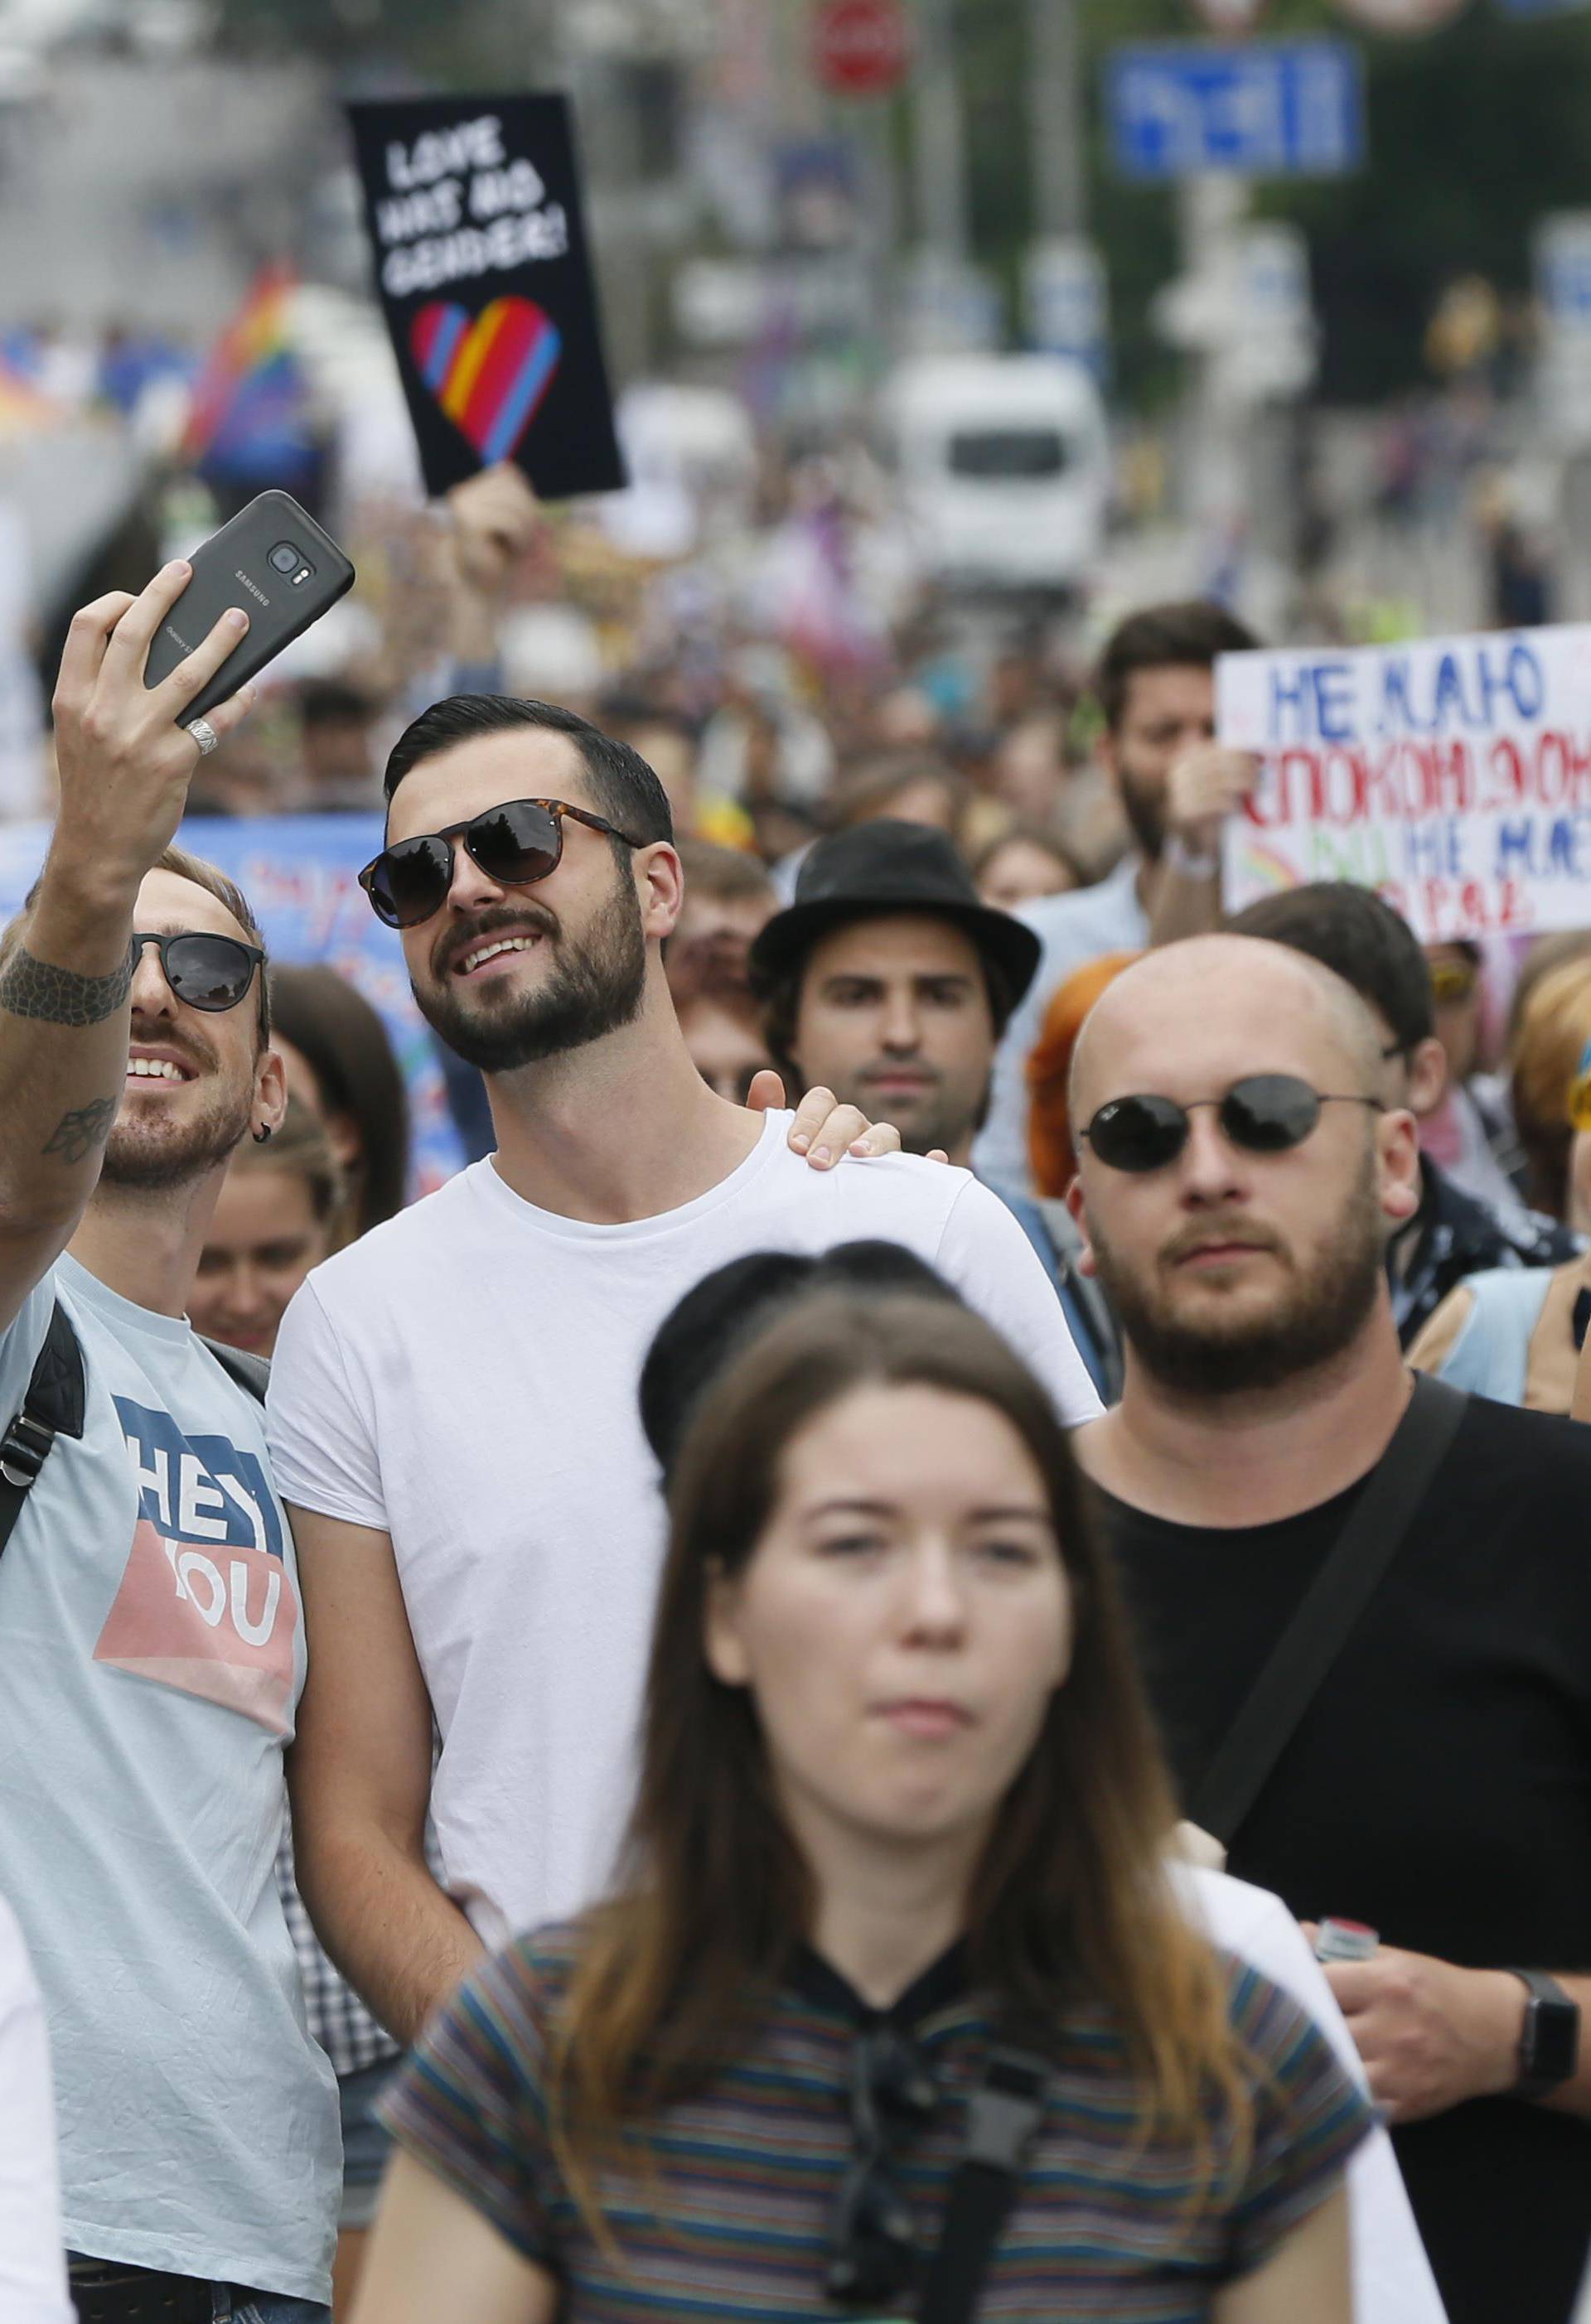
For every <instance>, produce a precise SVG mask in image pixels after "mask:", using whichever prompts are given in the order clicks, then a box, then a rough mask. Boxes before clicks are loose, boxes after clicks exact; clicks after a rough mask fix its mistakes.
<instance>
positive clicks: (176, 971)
mask: <svg viewBox="0 0 1591 2324" xmlns="http://www.w3.org/2000/svg"><path fill="white" fill-rule="evenodd" d="M133 942H134V944H135V945H137V947H138V957H139V958H140V960H142V959H143V947H144V945H156V946H157V947H158V948H159V951H160V956H161V974H162V976H163V977H164V978H165V980H166V982H167V984H168V985H169V986H170V987H171V998H172V999H173V1001H181V1003H182V1004H183V1006H184V1008H187V1009H204V1010H208V1011H209V1012H210V1013H211V1014H212V1015H218V1014H219V1012H220V1011H221V1010H223V1009H236V1006H237V1004H238V1002H239V1001H241V1000H243V998H244V997H245V994H246V993H247V991H248V989H249V986H250V985H251V984H252V983H253V982H254V971H255V970H256V969H257V968H263V967H264V962H265V955H264V953H263V952H262V951H261V949H260V947H259V945H252V944H245V943H244V942H243V941H242V939H241V938H240V937H237V936H203V935H200V934H199V931H198V930H192V931H189V932H186V933H184V934H181V935H179V936H158V935H156V933H155V931H154V930H153V928H140V929H136V930H134V936H133Z"/></svg>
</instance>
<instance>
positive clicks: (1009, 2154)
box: [918, 2045, 1050, 2324]
mask: <svg viewBox="0 0 1591 2324" xmlns="http://www.w3.org/2000/svg"><path fill="white" fill-rule="evenodd" d="M1049 2080H1050V2068H1049V2067H1048V2065H1047V2064H1046V2063H1045V2061H1044V2060H1043V2059H1042V2058H1040V2057H1037V2056H1035V2055H1034V2054H1033V2053H1032V2052H1030V2051H1027V2050H1011V2049H1006V2048H1004V2046H1001V2045H996V2047H995V2048H994V2049H993V2050H991V2052H989V2059H988V2062H987V2064H986V2065H985V2068H984V2071H983V2078H982V2080H980V2082H979V2083H978V2086H977V2088H976V2089H975V2090H974V2091H973V2093H972V2096H971V2097H970V2098H968V2100H967V2143H966V2144H965V2146H964V2147H963V2149H962V2153H961V2160H960V2162H959V2163H957V2166H956V2175H955V2177H954V2178H953V2179H952V2180H951V2181H950V2193H949V2197H948V2201H947V2203H946V2206H945V2224H944V2227H942V2228H941V2230H940V2233H939V2249H938V2250H937V2251H936V2252H935V2254H934V2256H933V2264H932V2265H931V2266H930V2269H929V2275H928V2287H927V2290H926V2291H925V2292H924V2293H923V2299H922V2306H921V2308H920V2310H919V2311H918V2312H919V2317H920V2324H968V2319H971V2318H972V2317H975V2316H976V2314H977V2306H978V2295H979V2293H980V2292H982V2290H983V2284H984V2278H985V2275H986V2274H987V2273H988V2272H989V2263H990V2261H991V2260H992V2259H993V2258H994V2246H995V2245H996V2244H997V2243H998V2242H999V2240H1000V2230H1001V2228H1002V2227H1004V2224H1005V2218H1006V2214H1007V2213H1008V2212H1009V2210H1010V2209H1011V2207H1012V2205H1013V2202H1014V2201H1015V2200H1016V2190H1017V2188H1018V2186H1019V2185H1020V2183H1021V2181H1022V2169H1023V2166H1024V2165H1025V2163H1026V2162H1027V2158H1028V2151H1029V2149H1030V2148H1031V2145H1032V2143H1033V2140H1034V2138H1035V2137H1036V2136H1037V2135H1038V2129H1039V2125H1040V2124H1041V2122H1042V2120H1043V2119H1044V2094H1045V2090H1046V2088H1047V2086H1048V2084H1049Z"/></svg>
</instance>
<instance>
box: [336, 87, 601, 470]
mask: <svg viewBox="0 0 1591 2324" xmlns="http://www.w3.org/2000/svg"><path fill="white" fill-rule="evenodd" d="M348 118H349V121H350V123H351V124H352V127H353V133H354V150H355V152H356V157H357V160H358V164H359V177H360V181H361V183H362V185H363V187H364V191H365V217H366V221H367V223H368V225H369V228H370V238H371V242H372V244H373V245H374V247H375V279H376V288H377V290H378V291H379V292H380V294H381V302H382V309H383V312H384V315H385V318H386V325H387V330H388V332H389V334H390V335H391V337H392V342H393V351H394V353H395V354H396V355H397V358H398V369H399V371H400V373H401V374H402V381H403V392H404V394H405V396H406V397H407V398H408V402H409V412H410V417H411V419H412V420H413V422H414V432H415V436H416V438H418V440H419V445H420V457H421V466H422V467H423V468H424V470H425V481H426V484H427V487H428V489H429V490H430V491H431V492H432V493H445V492H448V491H449V490H450V489H451V487H452V486H453V485H454V484H461V483H462V482H463V481H464V479H465V477H467V476H471V475H474V474H475V473H476V469H477V468H481V467H486V466H491V465H492V463H493V462H495V461H497V460H516V461H517V462H518V463H519V465H520V466H521V467H522V468H523V470H524V472H525V474H526V475H528V476H529V478H530V480H531V482H532V484H534V485H535V487H536V489H537V491H538V492H539V493H541V495H542V497H543V498H544V499H558V498H560V497H562V496H563V495H565V494H567V493H597V492H607V491H609V490H612V489H613V488H615V487H616V486H618V485H621V484H623V483H624V463H623V461H622V460H621V458H620V457H619V448H618V441H617V438H615V434H614V424H613V407H612V402H611V400H610V397H609V394H608V386H607V374H606V367H605V365H604V363H603V357H602V341H601V336H600V333H599V330H598V327H597V294H596V288H595V284H594V282H593V281H592V275H591V263H590V259H589V256H588V255H587V248H586V236H585V228H584V226H583V223H582V217H581V206H580V187H579V179H578V172H577V170H576V166H575V149H574V134H573V130H572V127H571V124H570V120H569V103H568V100H567V98H565V97H557V96H548V95H543V96H535V97H412V98H405V99H403V100H402V101H401V102H395V103H390V104H382V105H375V104H372V105H351V106H349V107H348Z"/></svg>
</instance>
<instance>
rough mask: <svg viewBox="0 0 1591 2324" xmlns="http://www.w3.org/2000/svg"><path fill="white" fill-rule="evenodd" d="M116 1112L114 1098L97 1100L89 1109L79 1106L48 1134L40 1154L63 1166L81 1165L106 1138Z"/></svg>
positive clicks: (86, 1106)
mask: <svg viewBox="0 0 1591 2324" xmlns="http://www.w3.org/2000/svg"><path fill="white" fill-rule="evenodd" d="M114 1120H116V1100H115V1098H114V1097H97V1098H96V1099H95V1100H94V1102H93V1103H92V1104H91V1105H80V1106H79V1107H78V1108H77V1110H76V1111H74V1112H72V1113H63V1114H62V1115H61V1117H60V1120H59V1121H58V1122H57V1123H56V1125H55V1128H54V1129H53V1130H51V1134H50V1141H49V1143H48V1145H46V1146H42V1147H41V1148H40V1149H39V1150H40V1152H41V1153H42V1154H59V1155H60V1158H61V1160H62V1161H63V1162H81V1161H83V1160H84V1159H85V1158H86V1157H87V1156H88V1155H90V1154H92V1152H93V1151H94V1148H96V1147H97V1146H99V1145H102V1144H103V1143H104V1141H105V1139H106V1138H107V1137H108V1135H109V1134H110V1126H111V1123H112V1122H113V1121H114Z"/></svg>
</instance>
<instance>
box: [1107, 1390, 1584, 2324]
mask: <svg viewBox="0 0 1591 2324" xmlns="http://www.w3.org/2000/svg"><path fill="white" fill-rule="evenodd" d="M1362 1490H1363V1486H1362V1485H1359V1486H1355V1487H1354V1488H1353V1489H1351V1490H1350V1491H1348V1492H1346V1493H1344V1494H1341V1495H1339V1496H1338V1497H1337V1499H1335V1500H1333V1501H1330V1502H1327V1503H1326V1504H1325V1505H1324V1506H1322V1507H1320V1508H1312V1509H1307V1510H1305V1511H1303V1512H1302V1513H1301V1514H1300V1515H1299V1516H1297V1517H1288V1518H1285V1519H1283V1520H1282V1521H1281V1522H1280V1523H1278V1524H1274V1525H1263V1526H1234V1527H1216V1528H1212V1527H1207V1526H1180V1525H1172V1524H1169V1523H1166V1522H1165V1521H1163V1520H1162V1519H1160V1518H1157V1517H1147V1516H1145V1515H1143V1514H1142V1512H1140V1511H1138V1510H1135V1509H1133V1508H1127V1507H1126V1506H1125V1505H1124V1504H1123V1503H1122V1502H1120V1501H1117V1500H1115V1499H1112V1498H1111V1497H1110V1496H1109V1495H1106V1494H1100V1495H1099V1496H1098V1497H1097V1498H1098V1501H1099V1503H1100V1505H1101V1506H1102V1508H1103V1510H1104V1514H1105V1521H1106V1526H1107V1530H1108V1532H1109V1535H1110V1537H1111V1539H1112V1541H1113V1543H1114V1545H1115V1551H1116V1554H1117V1558H1118V1562H1119V1563H1120V1566H1121V1569H1122V1573H1123V1579H1124V1583H1125V1586H1126V1590H1127V1594H1128V1599H1129V1602H1130V1603H1131V1605H1132V1608H1133V1614H1134V1618H1135V1620H1136V1623H1137V1628H1138V1633H1139V1638H1140V1644H1141V1649H1142V1658H1143V1665H1144V1669H1145V1672H1146V1674H1147V1677H1148V1681H1149V1686H1150V1692H1151V1694H1152V1698H1153V1701H1154V1703H1155V1708H1156V1711H1157V1713H1158V1716H1159V1719H1160V1722H1161V1732H1162V1735H1163V1736H1164V1738H1165V1742H1166V1745H1167V1748H1168V1751H1169V1753H1170V1759H1171V1764H1172V1766H1173V1768H1174V1770H1175V1773H1176V1775H1177V1779H1178V1783H1179V1787H1180V1788H1181V1790H1182V1791H1183V1793H1184V1794H1186V1793H1187V1792H1188V1791H1189V1789H1190V1788H1191V1786H1192V1785H1193V1784H1195V1783H1196V1782H1197V1781H1198V1777H1199V1775H1201V1774H1202V1773H1203V1771H1204V1769H1205V1767H1206V1766H1207V1764H1208V1761H1209V1759H1210V1757H1211V1756H1212V1754H1213V1752H1214V1750H1215V1748H1216V1745H1217V1744H1218V1743H1219V1741H1220V1740H1221V1738H1222V1737H1223V1736H1224V1735H1225V1733H1226V1729H1227V1728H1228V1727H1229V1726H1230V1724H1231V1721H1232V1720H1233V1717H1234V1715H1235V1712H1236V1711H1237V1710H1238V1709H1239V1708H1240V1706H1241V1705H1242V1703H1243V1701H1244V1699H1245V1698H1246V1696H1247V1694H1248V1692H1249V1690H1250V1688H1251V1687H1252V1686H1253V1682H1254V1680H1255V1679H1256V1678H1257V1677H1258V1675H1259V1673H1260V1670H1261V1667H1262V1666H1263V1663H1264V1661H1265V1659H1266V1656H1267V1655H1268V1653H1269V1652H1270V1649H1271V1647H1272V1646H1273V1645H1274V1643H1275V1641H1276V1640H1277V1638H1278V1637H1279V1636H1280V1635H1281V1630H1282V1628H1283V1627H1284V1626H1285V1624H1286V1623H1287V1621H1288V1619H1289V1618H1290V1616H1291V1614H1292V1612H1293V1610H1294V1609H1295V1608H1296V1607H1297V1605H1298V1603H1299V1600H1300V1598H1301V1597H1302V1595H1303V1593H1304V1591H1305V1590H1306V1589H1307V1588H1308V1586H1309V1582H1311V1581H1312V1580H1313V1578H1314V1576H1315V1574H1316V1573H1317V1572H1318V1570H1319V1568H1320V1565H1321V1563H1322V1562H1323V1561H1324V1559H1325V1558H1326V1556H1327V1553H1328V1551H1329V1550H1330V1548H1331V1546H1332V1545H1333V1543H1334V1542H1335V1541H1336V1539H1337V1535H1338V1534H1339V1533H1340V1531H1341V1528H1342V1526H1343V1524H1344V1522H1345V1520H1346V1516H1347V1513H1348V1511H1349V1509H1350V1508H1352V1507H1353V1504H1354V1502H1355V1499H1356V1498H1357V1496H1358V1494H1359V1492H1360V1491H1362ZM1229 1863H1230V1869H1231V1870H1232V1871H1233V1872H1235V1873H1236V1874H1237V1875H1238V1876H1239V1877H1242V1878H1244V1879H1246V1880H1253V1881H1255V1882H1257V1883H1258V1884H1259V1886H1262V1887H1264V1888H1270V1889H1273V1890H1275V1892H1276V1893H1277V1894H1278V1895H1281V1896H1282V1897H1284V1898H1285V1899H1286V1901H1287V1903H1288V1904H1290V1906H1291V1908H1292V1909H1293V1911H1294V1912H1295V1913H1296V1914H1298V1915H1299V1917H1300V1919H1301V1920H1315V1919H1318V1918H1320V1917H1321V1916H1322V1915H1324V1914H1337V1915H1339V1916H1343V1917H1346V1918H1348V1919H1351V1920H1358V1921H1367V1922H1369V1923H1370V1924H1371V1925H1372V1926H1373V1927H1374V1928H1376V1929H1379V1930H1380V1932H1381V1933H1382V1937H1383V1940H1384V1941H1385V1942H1386V1943H1388V1944H1391V1945H1400V1946H1404V1947H1407V1948H1409V1949H1410V1950H1413V1951H1416V1952H1426V1953H1434V1954H1436V1955H1437V1956H1438V1958H1439V1959H1441V1960H1449V1961H1456V1962H1459V1963H1461V1964H1464V1965H1465V1966H1467V1967H1472V1968H1477V1969H1479V1968H1522V1969H1558V1970H1591V1429H1586V1428H1582V1427H1580V1426H1578V1425H1577V1424H1575V1423H1573V1422H1570V1421H1567V1420H1558V1419H1552V1418H1549V1417H1547V1416H1544V1415H1541V1414H1539V1413H1529V1412H1517V1411H1515V1410H1513V1409H1512V1407H1511V1406H1503V1405H1498V1404H1491V1403H1487V1402H1485V1401H1483V1400H1482V1399H1481V1398H1479V1397H1476V1398H1474V1399H1472V1402H1471V1406H1470V1410H1469V1412H1468V1414H1467V1415H1466V1419H1465V1423H1464V1425H1463V1427H1462V1428H1461V1430H1460V1433H1459V1435H1458V1438H1457V1442H1456V1443H1455V1444H1454V1446H1453V1448H1452V1450H1451V1451H1450V1452H1448V1456H1447V1458H1446V1459H1445V1461H1444V1462H1443V1463H1442V1466H1441V1468H1440V1469H1439V1471H1438V1474H1437V1477H1436V1480H1435V1481H1434V1483H1433V1484H1432V1486H1431V1487H1430V1489H1429V1492H1428V1494H1427V1496H1426V1499H1425V1502H1424V1504H1423V1507H1422V1508H1421V1509H1420V1513H1419V1515H1418V1516H1417V1517H1416V1518H1415V1520H1414V1522H1413V1524H1412V1525H1411V1527H1410V1528H1409V1532H1408V1534H1407V1535H1406V1536H1405V1538H1404V1541H1403V1543H1402V1545H1401V1548H1400V1549H1399V1551H1398V1553H1397V1554H1396V1555H1395V1557H1394V1558H1393V1561H1392V1566H1391V1568H1390V1570H1389V1572H1388V1573H1387V1575H1386V1577H1385V1579H1384V1580H1383V1582H1382V1583H1381V1585H1380V1587H1379V1589H1378V1591H1377V1592H1376V1595H1375V1597H1374V1600H1373V1601H1372V1603H1371V1605H1370V1606H1369V1608H1368V1609H1367V1610H1366V1611H1365V1613H1364V1615H1363V1617H1362V1618H1361V1619H1360V1621H1359V1622H1358V1624H1357V1626H1356V1628H1355V1631H1354V1633H1353V1635H1352V1636H1351V1637H1350V1638H1349V1639H1348V1641H1347V1644H1346V1646H1345V1647H1344V1649H1343V1651H1342V1654H1341V1655H1340V1656H1339V1658H1338V1660H1337V1663H1336V1664H1335V1665H1334V1666H1333V1668H1332V1669H1331V1671H1330V1672H1329V1674H1327V1678H1326V1680H1325V1682H1324V1683H1323V1684H1322V1686H1321V1688H1320V1691H1319V1692H1318V1695H1317V1696H1316V1698H1315V1700H1314V1701H1313V1703H1312V1704H1311V1705H1310V1707H1309V1710H1308V1711H1306V1712H1305V1714H1304V1717H1303V1720H1302V1721H1301V1722H1300V1726H1299V1728H1298V1729H1297V1731H1296V1733H1295V1734H1294V1735H1293V1737H1292V1738H1291V1739H1290V1742H1289V1743H1288V1745H1287V1747H1286V1748H1285V1750H1284V1751H1283V1752H1282V1754H1281V1757H1280V1758H1279V1759H1278V1761H1277V1763H1276V1766H1275V1768H1274V1770H1273V1772H1272V1775H1271V1777H1270V1779H1269V1781H1268V1782H1267V1783H1266V1784H1265V1787H1264V1789H1263V1792H1262V1793H1261V1794H1260V1795H1259V1797H1258V1799H1257V1800H1256V1801H1255V1803H1254V1805H1253V1809H1252V1810H1251V1811H1250V1813H1249V1815H1248V1817H1247V1818H1246V1820H1245V1821H1244V1824H1243V1826H1242V1828H1241V1829H1240V1830H1239V1831H1238V1832H1237V1833H1236V1835H1235V1839H1234V1840H1233V1843H1232V1847H1231V1850H1230V1858H1229ZM1521 1998H1522V1999H1523V1993H1522V1995H1521ZM1395 2141H1396V2144H1397V2148H1398V2155H1399V2160H1400V2162H1401V2164H1402V2167H1403V2172H1404V2176H1405V2179H1406V2180H1407V2181H1408V2186H1409V2191H1410V2195H1411V2198H1412V2199H1413V2202H1414V2207H1415V2210H1416V2213H1417V2215H1418V2217H1419V2219H1420V2227H1421V2230H1422V2232H1423V2234H1424V2236H1425V2238H1426V2243H1427V2246H1428V2248H1429V2252H1430V2255H1431V2260H1432V2264H1433V2266H1434V2267H1435V2269H1436V2272H1437V2275H1438V2281H1439V2282H1440V2284H1441V2289H1442V2292H1443V2296H1444V2298H1445V2299H1446V2301H1447V2303H1448V2313H1449V2316H1450V2318H1451V2319H1452V2324H1565V2319H1566V2318H1567V2317H1568V2312H1569V2310H1570V2307H1571V2306H1572V2304H1573V2298H1574V2292H1575V2287H1576V2285H1577V2282H1578V2279H1579V2274H1580V2271H1581V2267H1582V2265H1583V2264H1584V2261H1585V2258H1586V2247H1587V2242H1588V2240H1591V2123H1588V2122H1585V2121H1581V2120H1577V2119H1576V2118H1574V2117H1573V2116H1567V2115H1560V2114H1556V2113H1552V2112H1549V2111H1547V2110H1545V2109H1543V2108H1542V2107H1537V2106H1529V2105H1525V2104H1523V2103H1522V2102H1521V2101H1519V2100H1517V2099H1512V2098H1490V2099H1477V2100H1474V2101H1471V2102H1470V2103H1468V2104H1466V2105H1465V2106H1461V2107H1454V2108H1453V2109H1451V2111H1449V2112H1448V2114H1446V2115H1442V2116H1437V2117H1435V2118H1434V2119H1433V2120H1431V2121H1429V2122H1426V2123H1417V2124H1413V2125H1411V2126H1409V2127H1408V2128H1407V2129H1404V2130H1400V2131H1398V2132H1397V2133H1396V2134H1395Z"/></svg>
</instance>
